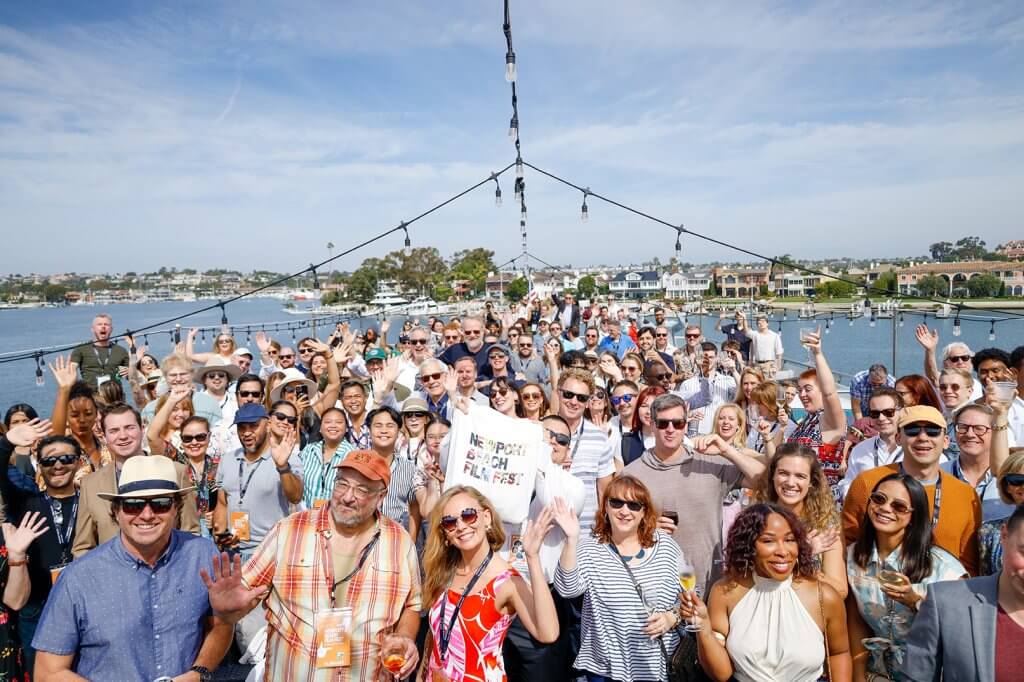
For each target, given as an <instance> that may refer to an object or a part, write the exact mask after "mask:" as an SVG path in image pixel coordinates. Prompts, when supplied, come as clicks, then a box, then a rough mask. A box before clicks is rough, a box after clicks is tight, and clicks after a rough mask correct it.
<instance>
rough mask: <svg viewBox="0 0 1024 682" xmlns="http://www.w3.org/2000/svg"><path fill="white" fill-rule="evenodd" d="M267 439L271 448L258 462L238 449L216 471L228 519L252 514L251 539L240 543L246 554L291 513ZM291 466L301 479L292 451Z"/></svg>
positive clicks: (300, 470) (240, 547) (299, 463)
mask: <svg viewBox="0 0 1024 682" xmlns="http://www.w3.org/2000/svg"><path fill="white" fill-rule="evenodd" d="M267 438H268V445H267V447H266V448H265V449H264V451H263V454H262V455H260V457H259V459H257V460H255V461H254V462H249V461H248V460H246V458H245V451H244V450H243V449H242V448H239V449H237V450H235V451H234V452H232V453H230V454H228V455H226V456H224V457H223V458H222V459H221V462H220V467H219V468H218V469H217V486H218V487H219V488H220V489H221V490H223V491H224V493H225V494H226V495H227V498H228V514H229V516H228V518H230V514H231V512H238V511H244V512H249V536H250V537H251V538H252V539H251V540H248V541H243V542H240V543H239V544H238V548H239V549H241V550H243V551H246V550H252V549H254V548H255V547H256V545H258V544H259V543H260V541H261V540H263V538H264V537H266V535H267V533H269V532H270V529H271V528H273V526H274V524H275V523H277V522H278V521H280V520H281V519H283V518H284V517H286V516H288V514H289V512H290V510H289V504H290V503H289V502H288V498H286V497H285V496H284V486H282V485H281V474H279V473H277V465H276V464H274V458H273V457H271V456H270V445H269V438H270V437H269V436H268V437H267ZM239 465H241V469H239ZM288 467H289V468H290V469H291V470H292V473H293V474H295V475H296V476H298V477H299V478H300V479H301V478H302V462H301V461H300V460H299V455H298V452H293V453H292V454H291V456H290V457H289V458H288ZM243 491H244V493H245V495H244V496H243V495H242V493H243Z"/></svg>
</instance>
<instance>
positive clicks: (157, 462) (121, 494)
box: [96, 455, 196, 500]
mask: <svg viewBox="0 0 1024 682" xmlns="http://www.w3.org/2000/svg"><path fill="white" fill-rule="evenodd" d="M179 486H180V483H179V482H178V469H177V467H175V466H174V461H173V460H171V459H170V458H168V457H164V456H163V455H149V456H146V455H135V456H134V457H129V458H128V461H127V462H125V463H124V466H123V467H122V468H121V478H120V479H119V480H118V483H117V492H116V493H96V494H97V495H99V497H100V499H103V500H123V499H125V498H129V497H159V496H161V495H179V494H181V493H187V492H190V491H192V490H195V489H196V487H195V486H194V485H193V486H189V487H187V488H181V487H179Z"/></svg>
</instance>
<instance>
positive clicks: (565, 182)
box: [523, 161, 1024, 318]
mask: <svg viewBox="0 0 1024 682" xmlns="http://www.w3.org/2000/svg"><path fill="white" fill-rule="evenodd" d="M523 165H524V166H528V167H529V168H532V169H533V170H535V171H537V172H538V173H540V174H541V175H546V176H547V177H549V178H551V179H552V180H555V181H557V182H560V183H562V184H563V185H567V186H568V187H572V188H573V189H577V190H579V191H580V192H583V191H586V192H587V194H589V195H590V196H592V197H597V198H598V199H600V200H601V201H604V202H606V203H609V204H611V205H612V206H618V207H619V208H621V209H622V210H624V211H629V212H630V213H633V214H635V215H638V216H640V217H642V218H647V219H648V220H650V221H652V222H655V223H659V224H661V225H665V226H666V227H670V228H672V229H673V230H675V231H676V233H677V234H678V233H682V234H692V235H693V236H694V237H697V238H698V239H703V240H705V241H708V242H711V243H712V244H717V245H719V246H724V247H725V248H727V249H732V250H734V251H739V252H740V253H745V254H747V255H748V256H753V257H754V258H758V259H760V260H764V261H767V262H769V263H772V264H774V265H781V266H783V267H787V268H792V269H794V270H799V271H800V272H806V273H810V274H812V275H818V276H819V277H828V278H830V279H832V280H835V281H839V282H845V283H846V284H852V285H853V286H856V287H861V286H865V287H866V288H867V289H868V290H869V291H873V292H874V293H875V294H876V295H877V294H884V295H887V296H892V297H898V298H911V299H916V300H919V301H929V302H931V303H938V304H940V305H948V306H950V307H952V308H956V309H957V310H958V311H959V310H974V311H979V312H986V311H990V310H991V311H994V312H1000V313H1003V314H1006V315H1010V316H1011V317H1021V318H1024V313H1018V312H1016V311H1013V310H998V309H994V308H992V309H987V308H976V307H974V306H971V305H968V304H965V303H948V302H946V301H943V300H941V299H937V298H932V297H930V296H921V295H919V294H902V293H900V292H899V291H895V290H892V289H879V288H877V287H873V286H870V285H864V284H862V283H861V282H856V281H853V280H849V279H844V278H842V277H836V276H835V275H834V274H831V273H827V272H822V271H820V270H815V269H813V268H808V267H805V266H802V265H797V264H795V263H789V262H786V261H781V260H778V259H777V258H772V257H771V256H765V255H763V254H760V253H757V252H756V251H751V250H749V249H745V248H743V247H742V246H736V245H735V244H730V243H728V242H724V241H722V240H720V239H715V238H714V237H709V236H708V235H705V234H701V233H700V232H694V231H693V230H691V229H689V228H685V227H683V226H682V225H675V224H673V223H670V222H668V221H667V220H663V219H661V218H658V217H656V216H653V215H651V214H649V213H645V212H643V211H641V210H639V209H636V208H633V207H632V206H627V205H626V204H623V203H620V202H618V201H615V200H614V199H610V198H608V197H606V196H604V195H601V194H598V193H596V192H594V191H593V190H590V189H587V188H584V187H582V186H580V185H577V184H575V183H573V182H570V181H569V180H566V179H565V178H562V177H559V176H557V175H555V174H554V173H549V172H548V171H546V170H544V169H542V168H537V166H534V165H533V164H532V163H527V162H526V161H524V162H523Z"/></svg>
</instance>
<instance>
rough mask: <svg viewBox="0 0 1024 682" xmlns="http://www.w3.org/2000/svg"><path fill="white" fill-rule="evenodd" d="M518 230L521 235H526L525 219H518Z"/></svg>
mask: <svg viewBox="0 0 1024 682" xmlns="http://www.w3.org/2000/svg"><path fill="white" fill-rule="evenodd" d="M519 231H520V232H521V233H522V235H523V236H524V237H525V236H526V221H525V220H520V221H519Z"/></svg>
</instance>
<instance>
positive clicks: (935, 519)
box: [900, 462, 942, 528]
mask: <svg viewBox="0 0 1024 682" xmlns="http://www.w3.org/2000/svg"><path fill="white" fill-rule="evenodd" d="M900 473H901V474H906V473H907V472H906V471H904V469H903V462H900ZM941 506H942V472H941V471H940V472H939V480H937V481H935V505H934V507H933V509H932V528H935V526H937V525H938V523H939V508H940V507H941Z"/></svg>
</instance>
